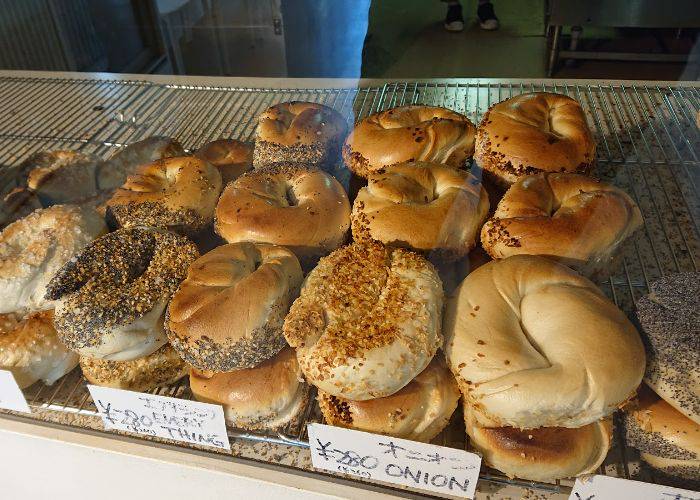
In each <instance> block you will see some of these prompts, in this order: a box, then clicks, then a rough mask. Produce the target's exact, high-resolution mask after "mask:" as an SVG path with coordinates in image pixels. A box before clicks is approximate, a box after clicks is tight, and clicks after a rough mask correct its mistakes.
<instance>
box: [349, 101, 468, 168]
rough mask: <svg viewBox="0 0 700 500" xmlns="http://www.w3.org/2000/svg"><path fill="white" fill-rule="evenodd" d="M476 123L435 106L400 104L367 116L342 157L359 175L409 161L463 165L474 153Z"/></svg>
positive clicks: (453, 165)
mask: <svg viewBox="0 0 700 500" xmlns="http://www.w3.org/2000/svg"><path fill="white" fill-rule="evenodd" d="M474 131H475V128H474V124H472V122H470V121H469V119H468V118H467V117H466V116H464V115H461V114H459V113H457V112H455V111H452V110H449V109H446V108H439V107H436V106H400V107H398V108H392V109H387V110H386V111H382V112H380V113H375V114H373V115H370V116H368V117H367V118H365V119H364V120H362V121H361V122H360V123H358V124H357V125H356V126H355V129H354V130H353V131H352V132H351V133H350V135H349V136H348V138H347V139H346V141H345V145H344V146H343V160H344V161H345V164H346V165H347V166H348V168H349V169H350V170H352V171H353V172H354V173H355V174H356V175H358V176H360V177H367V176H368V175H369V173H370V172H372V171H374V170H378V169H380V168H382V167H386V166H389V165H395V164H396V163H402V162H406V161H412V160H413V161H430V162H435V163H446V164H448V165H450V166H452V167H461V166H463V165H464V161H465V160H466V159H467V158H469V157H470V156H471V155H472V154H473V153H474Z"/></svg>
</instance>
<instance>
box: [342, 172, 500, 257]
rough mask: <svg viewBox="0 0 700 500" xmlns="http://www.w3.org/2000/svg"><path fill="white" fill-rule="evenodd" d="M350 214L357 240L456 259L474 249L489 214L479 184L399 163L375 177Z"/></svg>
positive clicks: (465, 174) (372, 175)
mask: <svg viewBox="0 0 700 500" xmlns="http://www.w3.org/2000/svg"><path fill="white" fill-rule="evenodd" d="M367 181H368V184H367V187H363V188H362V189H360V191H359V193H358V194H357V197H356V198H355V202H354V203H353V208H352V232H353V236H354V237H355V239H356V240H357V239H358V238H359V237H360V236H361V234H362V233H368V234H369V236H371V237H372V238H374V239H375V240H378V241H381V242H383V243H385V244H388V245H396V246H403V247H408V248H411V249H413V250H419V251H423V252H437V253H439V254H440V255H442V256H444V257H446V258H448V259H459V258H461V257H463V256H465V255H466V254H467V253H469V250H471V249H472V248H473V247H474V244H475V242H476V238H477V236H478V234H479V228H481V225H482V224H483V223H484V220H485V219H486V215H487V212H488V209H489V200H488V196H487V194H486V191H485V190H484V189H483V188H482V187H481V182H480V181H479V180H478V179H476V178H475V177H474V176H473V175H471V174H470V173H468V172H466V171H464V170H457V169H454V168H451V167H448V166H446V165H442V164H439V163H429V162H409V163H400V164H398V165H393V166H390V167H385V168H382V169H380V170H377V171H373V172H371V173H370V174H369V176H368V177H367Z"/></svg>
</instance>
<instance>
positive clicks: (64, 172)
mask: <svg viewBox="0 0 700 500" xmlns="http://www.w3.org/2000/svg"><path fill="white" fill-rule="evenodd" d="M99 162H100V160H99V158H97V157H96V156H94V155H89V154H85V153H79V152H77V151H67V150H58V151H40V152H38V153H34V154H33V155H31V156H30V157H29V158H27V159H26V160H25V161H24V162H23V163H22V165H21V166H20V170H21V171H24V172H26V184H23V185H25V186H26V187H27V188H29V189H31V190H32V191H33V192H34V193H36V195H37V196H38V197H39V199H40V200H41V203H42V205H43V206H46V207H48V206H51V205H57V204H63V203H80V202H81V201H83V200H85V199H87V198H91V197H93V196H95V195H97V193H98V186H97V177H96V171H97V165H98V163H99Z"/></svg>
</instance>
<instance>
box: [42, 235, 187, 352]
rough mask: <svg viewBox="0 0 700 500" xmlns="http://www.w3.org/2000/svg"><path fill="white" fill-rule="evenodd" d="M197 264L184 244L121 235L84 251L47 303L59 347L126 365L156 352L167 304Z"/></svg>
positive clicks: (175, 238)
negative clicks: (52, 308)
mask: <svg viewBox="0 0 700 500" xmlns="http://www.w3.org/2000/svg"><path fill="white" fill-rule="evenodd" d="M197 257H198V252H197V247H196V246H195V245H194V243H192V242H190V241H189V240H188V239H187V238H185V237H184V236H179V235H176V234H174V233H169V232H167V231H162V230H157V229H147V228H127V229H119V230H117V231H115V232H113V233H109V234H107V235H105V236H103V237H101V238H98V239H97V240H95V241H93V242H92V243H91V244H90V245H88V246H87V247H86V248H85V249H84V250H83V251H82V252H81V253H79V254H78V255H77V256H76V257H75V258H74V259H71V260H70V261H69V262H67V263H66V264H65V265H64V266H63V267H62V268H61V269H60V270H59V271H58V273H56V275H55V276H54V278H53V279H52V280H51V282H50V283H49V286H48V287H47V294H46V296H47V298H48V299H50V300H56V301H57V303H56V313H55V318H54V324H55V326H56V330H57V331H58V336H59V338H60V339H61V341H62V342H63V343H64V344H65V345H66V346H67V347H68V348H70V349H72V350H74V351H76V352H78V353H79V354H80V355H81V356H87V357H91V358H100V359H106V360H110V361H131V360H133V359H136V358H139V357H143V356H147V355H149V354H151V353H152V352H155V351H156V350H158V349H159V348H160V347H162V346H163V345H164V344H165V343H166V341H167V339H166V335H165V332H164V331H163V315H164V312H165V307H166V305H167V304H168V301H169V300H170V297H171V296H172V294H173V293H174V292H175V290H176V289H177V287H178V285H179V284H180V282H181V281H182V280H183V279H185V276H186V274H187V268H188V267H189V265H190V264H191V263H192V262H194V261H195V260H196V258H197Z"/></svg>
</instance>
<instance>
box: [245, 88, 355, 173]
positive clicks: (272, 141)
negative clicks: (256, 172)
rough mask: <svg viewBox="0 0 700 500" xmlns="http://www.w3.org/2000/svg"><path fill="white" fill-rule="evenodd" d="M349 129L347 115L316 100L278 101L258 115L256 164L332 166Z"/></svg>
mask: <svg viewBox="0 0 700 500" xmlns="http://www.w3.org/2000/svg"><path fill="white" fill-rule="evenodd" d="M346 133H347V123H346V121H345V119H344V118H343V116H342V115H341V114H340V113H338V112H337V111H336V110H334V109H333V108H329V107H328V106H324V105H323V104H318V103H315V102H300V101H291V102H283V103H280V104H275V105H274V106H272V107H270V108H268V109H266V110H265V111H264V112H263V113H262V114H261V115H260V116H259V117H258V126H257V129H256V131H255V150H254V151H253V165H254V166H255V168H258V167H262V166H265V165H270V164H272V163H278V162H281V161H290V162H299V163H307V164H310V165H317V166H319V167H330V166H332V165H333V163H335V162H336V161H337V159H338V156H339V150H340V144H341V143H342V142H343V139H344V138H345V134H346Z"/></svg>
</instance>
